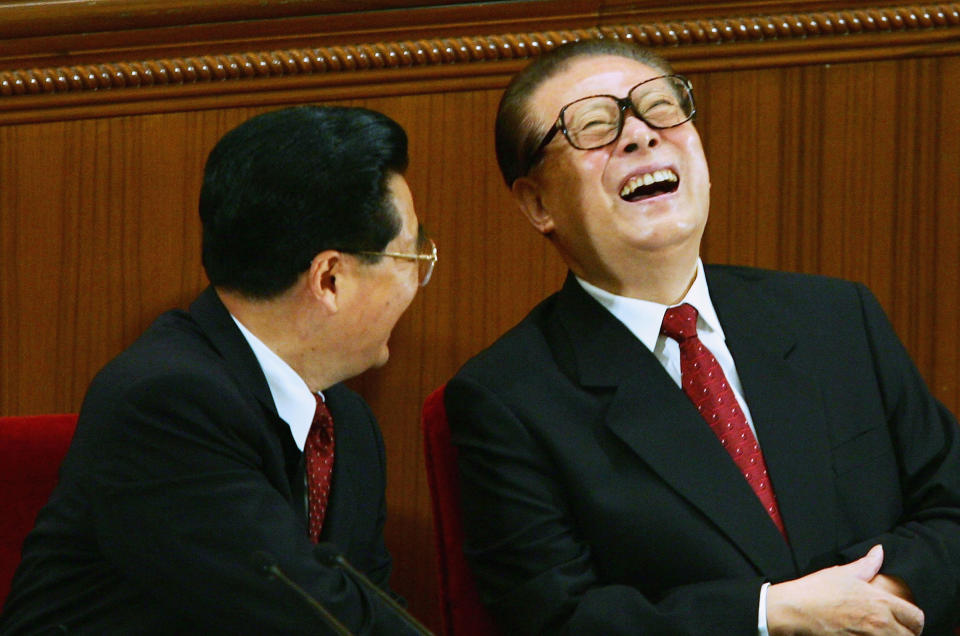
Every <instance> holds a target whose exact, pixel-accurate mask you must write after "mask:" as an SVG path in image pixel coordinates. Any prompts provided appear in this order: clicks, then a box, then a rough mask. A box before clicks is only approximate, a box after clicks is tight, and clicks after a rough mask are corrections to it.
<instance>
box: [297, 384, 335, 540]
mask: <svg viewBox="0 0 960 636" xmlns="http://www.w3.org/2000/svg"><path fill="white" fill-rule="evenodd" d="M314 397H315V398H316V399H317V410H316V411H314V414H313V424H311V425H310V432H309V433H308V434H307V442H306V444H304V447H303V455H304V459H305V462H306V472H307V509H308V510H309V517H310V519H309V521H310V540H311V541H313V542H314V543H316V542H317V541H318V540H319V537H320V530H321V528H323V517H324V515H325V514H326V512H327V500H328V499H329V498H330V481H331V478H332V477H333V418H332V417H330V411H328V410H327V405H326V404H324V403H323V400H322V399H321V398H320V396H319V395H317V394H314Z"/></svg>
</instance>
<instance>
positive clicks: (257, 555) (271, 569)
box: [250, 550, 353, 636]
mask: <svg viewBox="0 0 960 636" xmlns="http://www.w3.org/2000/svg"><path fill="white" fill-rule="evenodd" d="M250 558H251V559H253V563H254V565H256V566H257V569H258V570H260V573H261V574H263V575H264V576H265V577H267V578H268V579H279V580H280V582H281V583H283V584H284V585H285V586H287V588H288V589H291V590H293V591H294V592H296V593H297V594H298V595H299V596H300V598H302V599H303V600H304V601H306V602H307V603H308V604H309V605H310V607H312V608H313V609H314V611H316V612H317V614H319V615H320V616H321V617H322V618H323V621H324V622H325V623H326V624H327V625H329V626H330V628H331V629H333V631H334V632H336V633H337V634H338V636H353V634H352V633H351V632H350V630H349V629H347V627H346V625H344V624H343V623H341V622H340V621H339V620H338V619H337V617H336V616H334V615H333V614H331V613H330V610H328V609H327V608H326V607H324V606H323V605H321V604H320V601H318V600H317V599H315V598H313V597H312V596H311V595H310V594H309V593H308V592H307V591H306V590H305V589H303V588H302V587H300V586H299V585H297V584H296V583H294V582H293V580H292V579H291V578H290V577H288V576H287V575H286V574H285V573H284V572H283V570H281V569H280V564H279V563H277V558H276V557H275V556H273V555H272V554H270V553H269V552H263V551H262V550H258V551H256V552H254V553H253V554H251V555H250Z"/></svg>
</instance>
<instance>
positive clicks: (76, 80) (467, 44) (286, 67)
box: [0, 3, 960, 97]
mask: <svg viewBox="0 0 960 636" xmlns="http://www.w3.org/2000/svg"><path fill="white" fill-rule="evenodd" d="M957 27H960V3H950V4H941V5H927V6H905V7H884V8H865V9H858V10H849V11H835V12H818V13H802V14H794V15H777V16H762V17H743V18H730V19H711V20H695V21H682V22H669V23H666V22H665V23H647V24H632V25H620V26H601V27H594V28H587V29H575V30H569V31H546V32H539V33H520V34H505V35H495V36H476V37H458V38H440V39H435V40H417V41H404V42H380V43H375V44H360V45H345V46H331V47H325V48H309V49H289V50H278V51H264V52H248V53H236V54H223V55H211V56H198V57H186V58H173V59H159V60H150V61H145V62H119V63H109V64H95V65H82V66H73V67H57V68H45V69H21V70H13V71H0V97H14V96H18V95H41V94H64V93H74V92H84V91H103V90H107V89H109V90H116V89H128V88H138V87H149V86H176V85H188V84H202V83H209V82H220V81H228V80H248V79H257V78H276V77H286V76H297V75H315V74H329V73H342V72H350V71H360V70H367V69H385V70H387V69H403V68H415V67H424V68H426V67H431V66H440V65H451V64H469V63H478V62H493V61H499V60H515V59H525V58H530V57H534V56H536V55H538V54H539V53H540V52H541V51H548V50H550V49H552V48H554V47H556V46H558V45H560V44H562V43H564V42H567V41H571V40H581V39H590V38H619V39H624V40H632V41H635V42H637V43H639V44H642V45H645V46H649V47H654V48H656V47H682V46H690V45H702V44H735V43H752V42H767V41H773V40H779V41H784V40H792V39H793V40H800V39H807V40H808V39H811V38H817V37H829V36H833V37H835V36H855V35H858V34H871V33H874V34H878V33H909V32H918V31H926V30H934V29H949V28H957Z"/></svg>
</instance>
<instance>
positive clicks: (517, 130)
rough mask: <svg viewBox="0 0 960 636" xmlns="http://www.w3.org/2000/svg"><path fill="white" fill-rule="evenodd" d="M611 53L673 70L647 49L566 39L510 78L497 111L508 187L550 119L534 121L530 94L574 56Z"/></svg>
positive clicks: (519, 174) (499, 154) (526, 164)
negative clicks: (530, 109) (566, 40)
mask: <svg viewBox="0 0 960 636" xmlns="http://www.w3.org/2000/svg"><path fill="white" fill-rule="evenodd" d="M596 55H613V56H616V57H624V58H627V59H631V60H636V61H637V62H640V63H642V64H646V65H647V66H650V67H651V68H654V69H657V70H658V71H661V72H662V73H663V74H664V75H668V74H671V73H672V72H673V70H672V68H671V67H670V63H669V62H667V61H666V60H665V59H663V58H662V57H660V56H659V55H657V54H656V53H654V52H653V51H651V50H649V49H645V48H643V47H641V46H638V45H636V44H631V43H629V42H624V41H622V40H612V39H609V38H603V39H596V40H579V41H576V42H567V43H566V44H562V45H561V46H558V47H557V48H555V49H553V50H552V51H549V52H547V53H544V54H543V55H541V56H540V57H538V58H537V59H536V60H534V61H533V62H532V63H531V64H530V65H529V66H527V67H526V68H524V69H523V70H522V71H520V72H519V73H518V74H517V75H516V76H514V78H513V79H512V80H511V81H510V84H509V85H508V86H507V89H506V91H504V93H503V97H501V98H500V107H499V109H498V110H497V124H496V149H497V163H498V164H499V166H500V173H501V174H502V175H503V180H504V181H505V182H506V183H507V186H508V187H510V186H513V182H514V181H516V180H517V179H519V178H520V177H522V176H524V174H526V171H527V170H528V169H529V168H530V165H529V163H530V160H531V159H532V155H533V153H534V151H535V150H536V147H537V145H538V144H539V143H540V140H541V139H543V136H544V135H545V134H546V132H547V131H546V130H545V128H544V126H550V125H552V124H553V122H552V121H551V122H540V121H537V120H536V119H535V118H534V117H533V116H532V115H531V113H530V112H529V101H530V97H531V96H532V95H533V93H534V92H535V91H536V90H537V88H539V87H540V86H541V85H542V84H543V83H544V82H546V81H547V80H548V79H550V78H551V77H553V76H554V75H556V74H557V73H559V72H561V71H563V70H564V69H566V68H567V67H568V66H569V64H570V62H571V61H572V60H574V59H576V58H580V57H585V56H596Z"/></svg>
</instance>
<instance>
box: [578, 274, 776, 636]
mask: <svg viewBox="0 0 960 636" xmlns="http://www.w3.org/2000/svg"><path fill="white" fill-rule="evenodd" d="M577 282H578V283H580V286H581V287H583V289H584V291H586V292H587V293H588V294H590V296H592V297H593V298H594V299H595V300H596V301H597V302H598V303H600V304H601V305H603V306H604V307H606V308H607V310H609V311H610V313H611V314H613V316H614V317H615V318H616V319H617V320H619V321H620V322H622V323H623V324H624V325H625V326H626V327H627V329H629V330H630V332H631V333H633V335H635V336H636V337H637V338H638V339H639V340H640V342H642V343H643V344H644V346H646V347H647V349H649V350H650V351H651V352H653V355H654V356H656V358H657V360H658V361H659V362H660V364H661V365H663V368H664V369H665V370H666V372H667V373H668V374H669V375H670V377H671V378H673V381H674V382H676V384H677V386H678V387H680V386H681V372H680V345H679V343H678V342H677V341H676V340H674V339H673V338H670V337H668V336H665V335H663V334H661V333H660V326H661V325H662V324H663V315H664V314H665V313H666V311H667V309H669V308H670V307H675V306H676V305H661V304H660V303H655V302H651V301H648V300H638V299H636V298H627V297H626V296H617V295H616V294H611V293H610V292H608V291H606V290H603V289H600V288H599V287H597V286H596V285H591V284H590V283H588V282H587V281H585V280H583V279H582V278H580V277H577ZM683 303H689V304H691V305H693V307H694V308H695V309H696V310H697V314H698V316H697V336H699V338H700V342H702V343H703V344H704V346H706V347H707V349H709V350H710V352H711V353H713V356H714V357H715V358H716V359H717V362H719V363H720V367H721V368H722V369H723V374H724V375H725V376H727V382H728V383H729V384H730V388H732V389H733V392H734V394H735V395H736V396H737V401H738V402H739V403H740V408H741V409H742V410H743V414H744V416H745V417H746V418H747V424H748V425H749V426H750V430H751V431H753V434H754V437H756V434H757V431H756V429H755V428H754V426H753V417H752V416H751V415H750V408H749V407H748V406H747V402H746V400H744V399H743V388H742V386H741V384H740V376H739V375H738V374H737V367H736V365H735V364H734V362H733V356H732V355H730V349H728V348H727V340H726V338H725V337H724V335H723V327H722V326H721V325H720V320H719V318H717V312H716V310H715V309H714V308H713V301H711V300H710V290H709V289H707V278H706V275H705V274H704V273H703V262H702V261H701V260H700V259H699V258H698V259H697V273H696V278H694V280H693V284H692V285H691V286H690V289H689V290H688V291H687V293H686V295H685V296H684V297H683V298H682V299H681V300H680V302H678V303H677V305H682V304H683ZM769 586H770V584H769V583H765V584H764V585H763V587H762V588H761V589H760V605H759V612H758V616H757V632H758V634H759V636H768V631H767V612H766V602H767V588H768V587H769Z"/></svg>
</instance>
